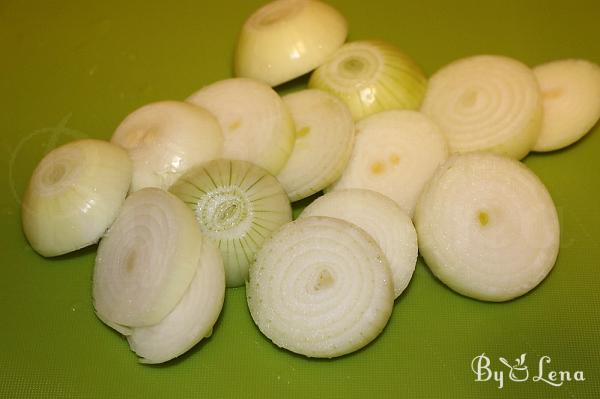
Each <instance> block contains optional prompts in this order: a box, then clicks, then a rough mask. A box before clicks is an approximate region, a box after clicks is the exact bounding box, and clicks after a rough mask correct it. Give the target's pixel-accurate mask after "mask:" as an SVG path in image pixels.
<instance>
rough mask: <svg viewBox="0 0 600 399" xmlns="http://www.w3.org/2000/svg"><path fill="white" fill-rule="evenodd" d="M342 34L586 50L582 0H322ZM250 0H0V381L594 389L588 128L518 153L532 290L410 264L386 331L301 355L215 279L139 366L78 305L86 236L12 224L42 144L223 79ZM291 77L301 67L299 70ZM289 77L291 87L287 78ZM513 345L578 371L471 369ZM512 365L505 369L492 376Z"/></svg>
mask: <svg viewBox="0 0 600 399" xmlns="http://www.w3.org/2000/svg"><path fill="white" fill-rule="evenodd" d="M332 3H333V4H334V5H335V6H336V7H337V8H338V9H340V10H341V11H342V13H343V14H345V15H346V17H347V18H348V21H349V25H350V39H366V38H379V39H384V40H388V41H390V42H392V43H395V44H397V45H398V46H400V47H401V48H402V49H404V50H405V51H406V52H407V53H409V54H411V55H412V56H413V57H414V58H415V59H416V60H417V61H418V62H419V63H420V64H421V65H422V67H423V69H424V70H425V71H426V72H427V73H428V74H431V73H433V72H434V71H435V70H437V69H438V68H439V67H441V66H442V65H444V64H446V63H448V62H450V61H451V60H454V59H456V58H459V57H462V56H466V55H471V54H481V53H496V54H504V55H508V56H512V57H515V58H518V59H520V60H522V61H523V62H525V63H526V64H528V65H531V66H533V65H536V64H538V63H541V62H545V61H549V60H553V59H558V58H566V57H580V58H587V59H590V60H592V61H594V62H596V63H600V44H599V42H598V17H600V3H598V2H597V1H595V0H588V1H585V0H570V1H532V0H526V1H466V0H455V1H445V0H437V1H427V0H424V1H419V2H396V1H384V0H369V1H359V0H351V1H350V0H349V1H341V0H336V1H332ZM259 4H260V2H258V1H244V2H242V1H238V2H236V1H234V0H219V1H214V2H206V1H202V0H193V1H169V2H164V1H153V0H143V1H141V0H133V1H116V0H104V1H94V2H89V1H83V2H82V1H75V0H65V1H17V0H0V109H1V111H0V185H1V187H2V194H0V218H1V238H0V246H1V247H0V248H1V252H0V259H1V260H0V317H1V319H0V323H1V327H0V397H10V398H13V397H26V398H36V397H85V398H87V397H98V398H121V397H128V398H135V397H196V398H205V397H237V398H241V397H274V398H275V397H288V396H289V397H331V398H336V397H339V398H353V397H390V398H391V397H393V398H400V397H407V398H408V397H410V398H417V397H423V398H436V397H444V398H449V397H452V398H481V397H511V398H513V397H565V398H566V397H576V398H583V397H600V382H599V378H600V360H599V355H600V314H599V311H598V308H599V305H600V298H599V294H600V273H599V272H598V269H599V267H600V243H599V239H600V208H599V202H598V201H599V198H600V183H599V178H598V173H599V172H600V156H599V154H600V132H598V130H600V128H599V127H598V126H596V128H595V129H594V130H595V131H594V132H592V133H591V134H589V135H588V136H587V137H586V138H584V139H583V140H581V141H580V142H579V143H577V144H576V145H573V146H571V147H570V148H568V149H565V150H563V151H559V152H556V153H552V154H546V155H530V156H528V157H527V158H526V160H525V163H526V164H527V165H528V166H530V167H531V168H532V169H533V170H534V171H535V172H536V173H537V174H538V175H539V176H540V177H541V179H542V180H543V181H544V183H545V184H546V185H547V187H548V189H549V190H550V192H551V194H552V197H553V198H554V201H555V203H556V205H557V208H558V211H559V215H560V221H561V225H562V226H561V227H562V230H561V233H562V239H561V252H560V256H559V259H558V262H557V264H556V267H555V269H554V270H553V271H552V273H551V274H550V275H549V277H548V278H547V279H546V280H545V281H544V282H543V283H542V284H541V285H540V286H539V287H538V288H537V289H536V290H534V291H533V292H531V293H530V294H528V295H526V296H524V297H522V298H519V299H517V300H514V301H511V302H508V303H503V304H490V303H483V302H478V301H475V300H471V299H468V298H464V297H461V296H459V295H457V294H455V293H453V292H452V291H450V290H449V289H447V288H445V287H444V286H443V285H442V284H441V283H440V282H438V281H437V280H435V279H434V278H433V276H432V275H431V273H430V272H429V271H428V269H427V268H426V266H425V265H424V264H423V263H422V261H419V264H418V265H417V268H416V272H415V275H414V279H413V281H412V282H411V284H410V287H409V288H408V290H407V291H406V293H405V294H403V295H402V296H401V298H400V299H399V300H397V302H396V305H395V308H394V312H393V315H392V318H391V320H390V322H389V325H388V326H387V328H386V329H385V331H384V332H383V334H382V335H381V336H380V337H379V338H378V339H377V340H376V341H375V342H374V343H373V344H371V345H369V346H368V347H367V348H366V349H364V350H361V351H359V352H357V353H354V354H351V355H349V356H345V357H343V358H339V359H335V360H310V359H306V358H303V357H300V356H296V355H293V354H291V353H288V352H286V351H283V350H279V349H277V348H276V347H275V346H273V345H272V344H271V343H270V342H269V341H268V340H267V339H266V338H264V337H263V336H262V335H261V334H260V333H259V331H258V329H257V328H256V327H255V326H254V324H253V323H252V320H251V318H250V316H249V313H248V311H247V308H246V305H245V300H244V291H243V289H235V290H229V291H228V292H227V297H226V303H225V307H224V311H223V313H222V315H221V318H220V320H219V322H218V325H217V326H216V328H215V331H214V334H213V336H212V338H210V339H208V340H206V341H204V342H203V343H202V344H200V345H199V346H198V347H196V348H195V349H193V350H192V351H191V352H189V353H188V354H186V355H184V356H183V357H182V358H181V359H178V360H175V361H173V362H170V363H168V364H166V365H163V366H143V365H140V364H138V363H137V361H136V357H135V356H134V354H133V353H132V352H130V351H129V350H128V347H127V343H126V341H125V340H123V339H122V338H120V337H119V336H118V334H116V333H114V332H113V331H111V330H110V329H109V328H107V327H105V326H104V325H103V324H102V323H101V322H100V321H98V320H97V319H96V318H95V316H94V314H93V311H92V306H91V298H90V291H91V282H90V279H91V273H92V267H93V263H94V256H95V248H91V249H86V250H83V251H80V252H78V253H75V254H71V255H66V256H63V257H60V258H57V259H44V258H42V257H40V256H38V255H36V254H35V253H34V252H33V251H32V249H31V248H30V247H29V246H28V244H27V242H26V241H25V239H24V237H23V234H22V232H21V226H20V217H19V208H20V202H19V198H20V196H21V195H22V193H23V190H24V188H25V185H26V184H27V181H28V179H29V176H30V174H31V172H32V170H33V168H34V166H35V164H36V163H37V162H38V161H39V159H40V158H41V157H42V156H43V154H44V153H46V152H47V151H49V150H50V149H52V148H54V147H56V146H57V145H59V144H61V143H64V142H67V141H70V140H73V139H75V138H80V137H96V138H105V139H108V138H109V137H110V136H111V134H112V132H113V130H114V129H115V127H116V126H117V124H118V123H119V122H120V121H121V120H122V119H123V118H124V117H125V115H127V114H128V113H129V112H131V111H132V110H134V109H135V108H137V107H139V106H141V105H143V104H145V103H148V102H152V101H157V100H162V99H183V98H185V97H187V96H188V95H189V94H191V93H192V92H193V91H195V90H197V89H198V88H200V87H201V86H203V85H205V84H208V83H210V82H213V81H215V80H218V79H223V78H227V77H230V76H231V65H232V62H231V55H232V51H233V47H234V44H235V40H236V36H237V32H238V30H239V27H240V26H241V24H242V22H243V21H244V19H245V17H246V16H248V15H249V14H250V13H251V11H252V10H253V9H255V8H256V7H257V6H258V5H259ZM302 83H303V82H302V80H301V81H300V82H296V86H298V85H301V84H302ZM288 89H289V87H288ZM482 352H485V353H486V354H488V355H490V356H491V357H492V361H493V362H494V365H495V368H496V369H498V370H505V371H506V369H505V368H504V367H503V366H502V365H501V364H500V363H499V362H498V360H497V358H498V357H499V356H504V357H506V358H508V359H509V360H511V362H513V363H514V360H512V359H515V358H516V357H518V356H519V355H520V354H521V353H525V352H526V353H527V364H528V365H529V367H530V369H532V370H531V372H532V373H535V370H536V369H537V361H538V359H539V358H540V357H541V356H543V355H548V356H550V357H551V358H552V363H551V364H550V366H549V367H551V368H553V369H555V370H571V371H575V370H582V371H583V372H584V375H585V378H586V381H585V382H570V383H565V384H564V385H563V386H562V387H559V388H555V387H551V386H549V385H547V384H544V383H542V382H537V383H534V382H532V381H528V382H524V383H515V382H510V381H507V382H506V383H505V384H506V386H505V387H504V388H503V389H502V390H500V389H498V388H497V385H496V384H495V383H493V382H488V383H485V382H475V381H474V378H475V376H474V374H473V373H472V372H471V369H470V363H471V360H472V359H473V357H474V356H476V355H479V354H481V353H482ZM506 378H507V376H506Z"/></svg>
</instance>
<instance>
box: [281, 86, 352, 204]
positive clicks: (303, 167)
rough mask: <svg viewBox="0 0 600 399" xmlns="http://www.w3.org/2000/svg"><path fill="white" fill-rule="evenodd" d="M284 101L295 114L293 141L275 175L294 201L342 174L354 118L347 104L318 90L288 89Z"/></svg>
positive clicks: (348, 156)
mask: <svg viewBox="0 0 600 399" xmlns="http://www.w3.org/2000/svg"><path fill="white" fill-rule="evenodd" d="M283 101H284V102H285V104H286V105H287V107H288V108H289V110H290V112H291V114H292V117H293V118H294V123H295V125H296V142H295V144H294V149H293V151H292V154H291V156H290V158H289V159H288V161H287V163H286V164H285V166H284V168H283V170H282V171H281V172H279V174H278V175H277V179H278V180H279V181H280V182H281V185H282V186H283V188H284V189H285V191H286V192H287V194H288V197H289V198H290V201H292V202H294V201H298V200H301V199H303V198H306V197H309V196H310V195H312V194H315V193H316V192H318V191H321V190H322V189H324V188H325V187H327V186H329V185H330V184H332V183H333V182H334V181H335V180H337V179H338V178H339V177H340V176H341V174H342V172H343V171H344V168H345V166H346V164H347V163H348V160H349V159H350V154H351V153H352V146H353V144H354V122H353V120H352V114H351V113H350V110H349V109H348V107H347V106H346V104H344V103H343V102H342V101H341V100H340V99H338V98H337V97H335V96H333V95H332V94H329V93H327V92H324V91H321V90H314V89H309V90H302V91H298V92H295V93H291V94H288V95H286V96H284V97H283Z"/></svg>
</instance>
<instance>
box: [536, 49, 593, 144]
mask: <svg viewBox="0 0 600 399" xmlns="http://www.w3.org/2000/svg"><path fill="white" fill-rule="evenodd" d="M533 73H534V74H535V77H536V78H537V80H538V83H539V84H540V89H541V90H542V99H543V104H544V113H543V114H544V116H543V120H542V130H541V133H540V137H538V139H537V142H536V143H535V146H534V147H533V151H553V150H558V149H560V148H564V147H567V146H569V145H571V144H573V143H574V142H576V141H577V140H579V139H580V138H582V137H583V136H585V134H586V133H587V132H589V131H590V130H591V129H592V127H593V126H594V125H595V124H596V122H598V119H600V66H599V65H597V64H594V63H593V62H591V61H587V60H575V59H567V60H558V61H552V62H548V63H546V64H542V65H538V66H536V67H535V68H534V69H533Z"/></svg>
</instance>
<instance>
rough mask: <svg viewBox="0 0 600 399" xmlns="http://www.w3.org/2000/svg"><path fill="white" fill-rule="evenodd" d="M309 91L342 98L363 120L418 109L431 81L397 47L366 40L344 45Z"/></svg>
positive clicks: (317, 72)
mask: <svg viewBox="0 0 600 399" xmlns="http://www.w3.org/2000/svg"><path fill="white" fill-rule="evenodd" d="M308 87H309V88H314V89H321V90H325V91H328V92H330V93H332V94H334V95H336V96H338V97H340V98H341V99H342V100H343V101H344V102H345V103H346V104H347V105H348V107H349V108H350V111H351V112H352V116H353V117H354V120H359V119H362V118H364V117H367V116H369V115H373V114H375V113H378V112H381V111H385V110H390V109H418V108H419V107H420V106H421V103H422V101H423V97H424V95H425V90H426V88H427V77H426V76H425V74H424V73H423V72H422V70H421V68H420V67H419V66H418V65H417V64H416V62H415V61H414V60H413V59H412V58H411V57H410V56H408V55H407V54H405V53H404V52H402V51H401V50H400V49H399V48H397V47H396V46H394V45H392V44H389V43H386V42H383V41H378V40H364V41H356V42H349V43H346V44H344V45H343V46H342V47H341V48H340V49H339V50H338V51H337V52H336V53H335V54H334V55H333V56H332V57H330V59H329V60H328V61H327V62H326V63H325V64H323V65H321V66H320V67H319V68H317V69H316V70H315V71H314V72H313V74H312V75H311V77H310V80H309V82H308Z"/></svg>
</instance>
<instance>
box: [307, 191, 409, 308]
mask: <svg viewBox="0 0 600 399" xmlns="http://www.w3.org/2000/svg"><path fill="white" fill-rule="evenodd" d="M308 216H329V217H333V218H338V219H343V220H345V221H347V222H350V223H353V224H355V225H357V226H358V227H360V228H361V229H363V230H364V231H366V232H367V233H368V234H369V235H370V236H371V237H373V239H374V240H375V242H376V243H377V244H378V245H379V246H380V247H381V249H382V250H383V253H384V254H385V256H386V258H387V259H388V261H389V265H390V269H391V272H392V278H393V282H394V294H395V297H396V298H397V297H399V296H400V294H401V293H402V291H404V289H405V288H406V287H407V286H408V283H409V282H410V279H411V277H412V275H413V272H414V270H415V264H416V263H417V252H418V247H417V233H416V231H415V228H414V226H413V223H412V221H411V220H410V217H409V216H408V215H407V214H406V213H405V212H404V211H402V209H400V207H399V206H398V205H397V204H396V203H395V202H394V201H392V200H391V199H389V198H388V197H386V196H385V195H383V194H380V193H378V192H375V191H371V190H363V189H347V190H338V191H332V192H330V193H327V194H325V195H324V196H322V197H319V198H317V199H316V200H314V201H313V202H312V203H311V204H310V205H309V206H308V207H306V208H305V209H304V211H302V214H301V215H300V218H304V217H308Z"/></svg>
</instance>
